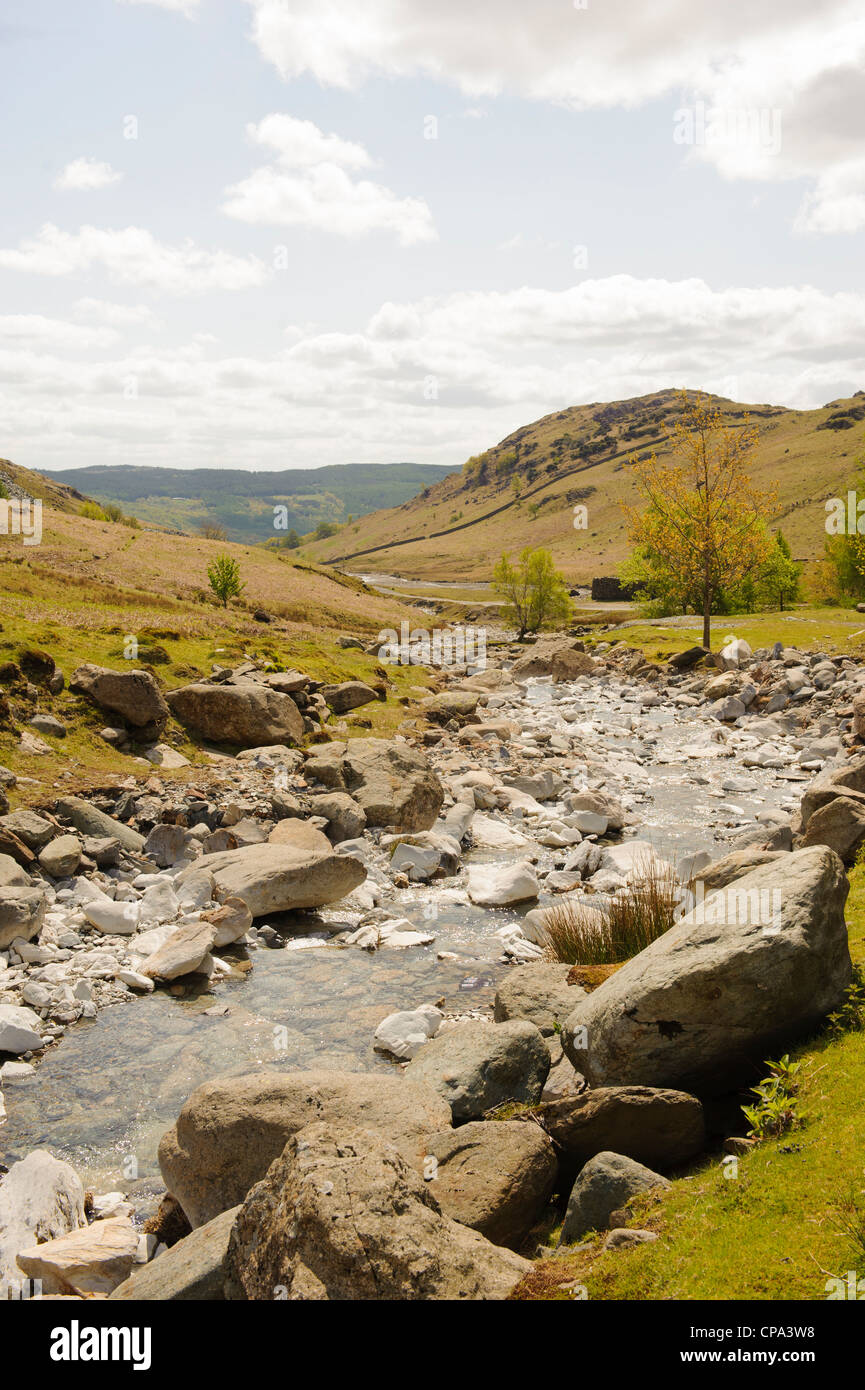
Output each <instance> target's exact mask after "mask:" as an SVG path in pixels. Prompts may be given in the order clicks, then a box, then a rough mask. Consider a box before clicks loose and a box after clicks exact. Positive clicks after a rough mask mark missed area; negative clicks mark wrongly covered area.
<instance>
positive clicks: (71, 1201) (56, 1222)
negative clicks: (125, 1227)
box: [0, 1005, 87, 1289]
mask: <svg viewBox="0 0 865 1390" xmlns="http://www.w3.org/2000/svg"><path fill="white" fill-rule="evenodd" d="M0 1008H2V1005H0ZM0 1050H2V1045H0ZM86 1220H87V1218H86V1217H85V1215H84V1188H83V1186H82V1184H81V1180H80V1178H79V1177H78V1174H77V1173H76V1172H75V1169H74V1168H73V1167H72V1166H71V1165H70V1164H68V1163H64V1162H63V1161H62V1160H61V1159H59V1158H54V1156H53V1155H52V1154H50V1153H48V1152H47V1151H46V1150H45V1149H33V1150H32V1151H31V1152H30V1153H29V1154H28V1155H27V1157H26V1158H22V1159H20V1160H19V1162H18V1163H13V1164H12V1166H11V1168H10V1169H9V1172H8V1173H7V1174H6V1176H5V1178H3V1179H2V1180H0V1289H2V1287H3V1285H4V1284H6V1283H7V1282H9V1281H12V1280H21V1279H23V1278H24V1274H23V1271H22V1269H21V1267H20V1265H19V1264H18V1261H17V1255H18V1252H19V1250H26V1249H27V1248H28V1246H31V1245H35V1244H37V1243H38V1242H40V1241H46V1240H54V1239H56V1237H57V1236H64V1235H67V1234H68V1233H69V1232H70V1231H77V1230H78V1228H79V1226H83V1225H85V1223H86Z"/></svg>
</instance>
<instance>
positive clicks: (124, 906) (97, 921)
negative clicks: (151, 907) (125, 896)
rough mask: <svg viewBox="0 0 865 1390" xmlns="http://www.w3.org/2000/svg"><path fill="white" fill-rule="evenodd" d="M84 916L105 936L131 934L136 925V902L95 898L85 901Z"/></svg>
mask: <svg viewBox="0 0 865 1390" xmlns="http://www.w3.org/2000/svg"><path fill="white" fill-rule="evenodd" d="M84 916H85V917H86V918H87V921H88V922H89V923H90V925H91V927H96V929H97V931H101V932H104V933H105V935H106V936H131V935H132V933H133V932H134V931H135V930H136V928H137V926H138V903H116V902H113V901H112V900H111V899H110V898H101V899H99V898H97V899H95V900H94V901H92V902H88V903H85V905H84Z"/></svg>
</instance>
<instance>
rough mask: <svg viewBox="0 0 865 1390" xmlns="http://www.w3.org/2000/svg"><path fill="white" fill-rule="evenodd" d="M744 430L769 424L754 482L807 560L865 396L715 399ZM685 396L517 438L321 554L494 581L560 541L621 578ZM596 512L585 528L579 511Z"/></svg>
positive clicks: (525, 431) (553, 421) (589, 567)
mask: <svg viewBox="0 0 865 1390" xmlns="http://www.w3.org/2000/svg"><path fill="white" fill-rule="evenodd" d="M715 403H716V404H717V405H718V407H719V409H720V410H721V411H722V412H723V413H724V415H725V416H726V417H727V419H728V420H729V421H730V423H731V425H732V426H733V427H734V428H736V427H740V426H741V425H742V424H743V423H744V420H745V417H746V414H747V415H748V416H749V417H750V419H751V421H752V422H754V423H756V424H757V425H758V426H759V428H760V441H759V445H758V449H757V453H756V459H755V467H754V469H753V476H754V478H755V480H756V482H757V483H758V484H760V485H762V486H769V485H777V488H778V499H779V500H778V509H777V514H776V516H775V518H774V520H775V521H776V522H777V523H779V524H780V525H781V526H782V527H783V529H784V532H785V534H786V535H787V537H788V539H789V540H790V543H791V545H792V547H793V552H794V555H795V556H796V558H797V559H803V560H806V559H810V558H813V557H814V556H816V555H817V554H818V553H819V552H820V551H821V550H822V546H823V542H824V540H825V535H826V533H825V529H824V523H825V520H826V513H825V510H824V503H825V501H826V499H827V498H829V497H834V496H842V495H844V494H845V492H846V488H847V485H848V481H849V479H850V478H851V475H852V473H853V472H854V468H855V459H856V457H857V455H858V454H859V453H860V452H861V445H862V437H863V432H865V395H863V393H862V392H858V393H857V394H856V395H855V396H854V397H852V398H851V399H849V400H838V401H833V402H831V403H830V404H828V405H826V406H823V407H821V408H820V409H818V410H788V409H784V408H782V407H780V406H772V405H750V406H745V405H741V404H738V403H736V402H733V401H729V400H724V399H721V398H715ZM678 410H679V396H678V393H677V392H675V391H672V390H671V391H660V392H657V393H655V394H654V395H650V396H640V397H636V398H635V399H633V400H627V401H615V402H611V403H609V404H605V405H586V406H575V407H573V408H571V409H569V410H560V411H557V412H556V413H555V414H553V415H547V416H545V417H544V418H543V419H541V420H537V421H535V422H534V423H533V424H531V425H526V426H524V427H523V428H521V429H519V430H516V431H515V432H514V433H513V434H511V435H509V436H508V437H507V438H506V439H503V440H501V442H500V443H498V444H496V445H494V446H493V447H492V448H490V449H488V450H487V451H486V452H485V453H483V454H480V455H478V456H477V457H475V458H472V459H469V460H468V461H467V463H466V464H465V466H464V467H463V469H462V470H461V471H460V472H455V473H452V474H450V475H449V476H448V477H447V478H445V479H444V481H443V482H440V483H438V484H436V485H435V486H434V487H431V488H429V489H428V490H427V491H426V492H425V493H424V494H423V495H422V496H420V497H416V498H414V499H412V500H411V501H407V502H403V503H402V504H401V505H400V506H398V507H391V508H389V509H388V510H387V511H382V512H376V513H373V514H372V515H371V516H367V517H364V518H363V520H362V521H361V522H360V523H359V525H358V526H357V527H353V528H350V529H346V530H342V531H340V532H339V534H338V535H336V536H334V537H332V538H331V539H329V540H326V541H321V542H317V543H316V544H315V545H313V546H312V547H310V548H309V551H308V553H309V554H310V555H312V556H314V557H315V558H316V559H317V560H320V561H323V562H326V563H339V564H340V565H344V566H346V567H348V568H350V569H355V570H358V571H361V572H366V571H370V572H376V573H383V574H403V575H407V576H412V577H414V576H419V577H422V578H425V579H453V578H455V577H456V578H466V577H467V576H476V577H478V578H486V577H488V575H489V572H490V570H491V568H492V566H493V564H494V563H495V561H496V560H497V559H498V557H499V555H500V554H501V552H502V551H503V550H508V551H516V550H520V549H521V548H522V547H523V546H526V545H531V546H541V545H542V546H547V547H549V549H550V550H552V552H553V554H554V556H555V558H556V560H557V562H558V563H559V565H560V566H561V568H562V570H563V571H564V573H565V574H566V576H567V577H568V579H569V580H571V581H572V582H574V583H588V582H590V581H591V579H592V578H594V577H595V576H598V575H607V574H615V572H616V569H617V567H618V565H619V564H620V563H621V561H622V560H623V559H624V558H625V557H626V555H627V553H628V543H627V536H626V533H625V528H624V523H623V517H622V512H621V509H620V505H619V504H620V502H622V501H623V500H624V501H633V500H635V497H636V494H635V489H634V487H633V484H632V482H631V479H630V465H631V459H632V458H633V457H634V456H635V455H636V456H638V457H639V456H640V455H642V454H644V453H646V452H647V451H649V450H655V451H656V452H657V453H658V454H659V455H665V454H668V453H669V451H670V441H671V435H672V427H673V424H674V422H675V419H676V416H677V413H678ZM577 506H584V507H585V508H586V510H587V526H586V529H575V526H574V519H575V513H574V508H575V507H577Z"/></svg>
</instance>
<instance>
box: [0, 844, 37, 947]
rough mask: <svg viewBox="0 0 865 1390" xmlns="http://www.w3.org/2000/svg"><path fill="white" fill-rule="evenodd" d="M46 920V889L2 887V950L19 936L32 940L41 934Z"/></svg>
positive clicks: (0, 935) (0, 892)
mask: <svg viewBox="0 0 865 1390" xmlns="http://www.w3.org/2000/svg"><path fill="white" fill-rule="evenodd" d="M4 857H5V856H4ZM44 920H45V891H44V889H42V888H19V887H17V886H16V887H10V888H0V951H4V950H5V949H6V948H7V946H11V945H12V942H13V941H14V940H15V939H16V937H19V936H20V937H23V938H24V940H25V941H32V940H33V938H34V937H35V936H38V935H39V932H40V931H41V929H42V923H43V921H44Z"/></svg>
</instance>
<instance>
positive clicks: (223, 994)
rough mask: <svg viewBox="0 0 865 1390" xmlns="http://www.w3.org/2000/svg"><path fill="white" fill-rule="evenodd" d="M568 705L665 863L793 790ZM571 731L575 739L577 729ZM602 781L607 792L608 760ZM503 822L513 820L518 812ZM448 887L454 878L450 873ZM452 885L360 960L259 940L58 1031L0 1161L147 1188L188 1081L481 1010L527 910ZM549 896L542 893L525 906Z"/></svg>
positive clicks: (675, 734)
mask: <svg viewBox="0 0 865 1390" xmlns="http://www.w3.org/2000/svg"><path fill="white" fill-rule="evenodd" d="M552 698H553V696H552V692H551V690H550V687H549V686H544V685H537V686H532V687H530V688H529V700H530V703H532V704H534V705H536V706H538V707H543V706H545V705H548V704H549V702H550V701H551V699H552ZM572 703H573V705H574V707H575V710H576V713H577V720H578V722H587V723H588V722H591V723H594V724H595V725H596V726H597V727H598V729H599V733H598V743H599V746H604V745H605V744H607V743H611V744H612V749H611V752H612V754H613V755H614V756H615V757H619V758H627V759H633V761H634V762H642V763H643V764H644V769H643V770H644V773H645V782H644V787H645V788H646V790H648V791H649V793H650V795H649V796H648V797H647V799H646V800H645V801H642V802H640V803H638V806H637V808H636V814H637V815H638V817H639V824H637V825H635V826H634V827H632V828H631V829H630V830H629V832H628V833H629V834H636V835H638V836H639V837H640V838H643V839H648V840H651V841H652V842H653V843H654V844H655V845H656V846H657V848H658V850H659V852H661V853H663V854H664V855H665V856H666V857H668V858H670V859H671V860H674V861H676V862H679V863H681V862H682V861H683V860H687V858H688V857H689V856H691V855H692V854H693V853H695V852H696V851H699V850H702V849H709V850H710V851H711V852H712V853H713V854H716V855H717V854H721V853H723V852H724V848H723V840H721V842H720V843H719V841H718V840H717V839H716V837H715V829H716V828H718V827H719V826H725V825H727V826H729V827H730V829H729V831H728V833H734V832H735V830H736V829H741V828H744V827H745V826H747V825H748V824H750V823H753V818H754V816H755V814H756V813H757V812H758V811H759V810H761V809H765V808H766V807H769V806H778V805H780V803H781V802H782V800H784V799H785V798H787V799H790V798H791V797H792V796H794V795H798V794H799V792H800V790H801V789H800V788H799V787H798V786H797V785H796V784H795V783H794V782H790V781H788V780H786V778H785V776H784V775H783V774H780V775H779V774H778V773H776V772H770V771H766V770H764V769H751V770H749V771H748V772H747V773H743V770H742V768H741V764H740V762H739V760H738V759H735V758H717V759H714V758H710V759H706V760H705V761H704V760H702V759H700V760H689V762H688V763H686V764H682V763H675V764H671V765H668V764H664V763H663V762H660V763H659V762H657V761H656V759H657V758H658V757H661V758H663V757H665V756H670V755H677V754H678V752H679V751H680V750H681V749H682V748H684V747H686V746H687V745H688V744H689V742H692V741H694V740H695V739H696V738H697V737H699V736H702V737H703V738H705V731H706V728H707V721H706V720H705V718H700V719H691V718H690V717H689V718H687V719H683V718H682V717H679V718H674V715H673V713H672V711H671V710H670V709H658V710H655V709H651V710H647V711H645V712H641V711H640V709H639V707H638V706H637V705H635V704H633V703H631V702H629V701H627V700H625V699H623V698H620V697H619V696H617V695H616V694H615V693H611V691H610V690H609V688H607V689H605V690H604V689H601V688H600V687H597V688H594V689H592V690H591V691H589V692H584V691H582V690H580V691H577V692H576V694H575V699H574V700H573V702H572ZM632 717H633V718H634V719H635V720H637V721H638V723H639V729H638V730H637V731H632V730H630V729H629V728H628V727H627V724H628V721H629V720H630V719H631V718H632ZM713 727H715V726H713ZM611 736H612V737H611ZM587 741H588V742H589V744H591V736H590V737H589V738H588V740H587ZM653 741H654V742H653ZM731 773H733V774H736V775H745V776H747V777H749V778H751V779H752V780H753V781H754V782H755V783H756V784H757V788H756V790H755V791H752V792H748V793H731V794H727V793H725V794H724V796H723V798H719V797H718V796H717V794H716V795H714V796H713V795H711V793H712V792H716V793H717V785H716V784H717V783H719V782H720V781H722V780H724V778H725V777H727V776H729V775H730V774H731ZM694 774H697V775H703V776H704V777H707V778H708V779H709V781H710V785H708V786H695V785H694V782H693V776H694ZM610 785H611V789H612V790H614V791H615V790H616V786H617V779H616V773H615V769H614V766H613V770H612V771H611V778H610ZM721 801H723V804H727V803H729V802H733V803H735V806H736V808H738V811H739V812H740V813H741V814H740V815H738V814H737V815H735V816H732V817H731V816H730V815H729V814H728V813H725V812H719V804H720V803H721ZM512 823H513V824H514V825H515V826H516V827H518V826H519V821H514V822H512ZM515 857H520V853H519V851H511V852H510V853H508V854H505V853H503V852H501V851H497V852H492V851H476V852H474V853H473V854H470V855H468V856H466V860H467V862H469V863H471V862H479V861H480V860H485V861H490V860H496V861H499V862H503V861H505V860H506V859H509V858H515ZM556 859H559V860H560V859H561V853H560V852H556V851H551V850H543V851H542V853H541V862H542V864H544V865H545V866H547V867H550V866H552V864H553V862H554V861H555V860H556ZM460 882H461V884H462V885H464V879H461V880H460ZM454 884H455V880H444V881H443V882H442V883H441V884H439V885H436V886H434V887H430V888H426V887H421V886H419V887H417V888H415V889H412V890H408V891H406V892H404V893H402V894H400V895H398V901H397V902H396V903H392V904H390V906H391V907H392V908H393V909H394V911H395V914H396V915H404V916H407V917H409V918H410V919H411V920H412V921H414V922H415V923H416V924H417V925H418V926H420V927H424V928H427V929H430V928H432V929H434V930H435V933H436V940H435V943H434V944H433V945H432V946H429V947H419V948H414V949H412V950H408V951H380V952H378V953H376V954H374V955H368V954H367V953H366V952H364V951H360V950H357V949H356V948H350V947H349V948H340V947H337V946H334V945H317V946H309V947H306V948H304V949H290V950H276V951H272V950H267V949H260V950H257V951H255V952H253V953H252V955H251V959H252V961H253V967H254V968H253V970H252V971H251V972H250V973H249V974H248V975H247V976H245V977H244V978H243V979H238V978H230V979H227V980H223V981H220V982H218V983H216V984H214V985H213V987H212V989H211V991H210V992H209V993H207V994H203V995H201V996H200V997H198V998H186V999H178V998H175V997H173V996H171V995H169V994H167V993H164V992H161V991H157V992H156V993H155V994H153V995H150V996H146V997H144V998H136V999H134V1000H132V1001H131V1002H129V1003H127V1004H122V1005H117V1006H115V1007H113V1008H108V1009H105V1010H104V1011H102V1012H101V1013H100V1015H99V1017H98V1018H97V1019H95V1020H93V1021H92V1022H81V1023H78V1024H76V1025H74V1026H72V1027H71V1028H70V1029H69V1030H68V1032H67V1033H66V1035H65V1036H64V1037H63V1038H62V1040H61V1041H60V1042H59V1043H58V1044H56V1046H55V1047H54V1048H52V1049H51V1050H50V1051H49V1052H48V1054H47V1055H46V1057H45V1059H44V1061H43V1062H42V1063H41V1064H40V1065H39V1068H38V1072H37V1077H36V1079H34V1080H32V1081H29V1082H27V1083H24V1084H19V1085H16V1086H9V1087H8V1088H7V1090H6V1104H7V1110H8V1116H9V1118H8V1121H7V1123H6V1125H4V1126H3V1128H2V1129H0V1154H2V1156H3V1159H4V1161H5V1162H6V1163H7V1164H8V1163H10V1162H12V1161H14V1160H15V1159H17V1158H20V1157H23V1155H24V1154H26V1153H28V1152H29V1151H30V1150H31V1149H33V1148H36V1147H40V1146H43V1147H47V1148H50V1149H51V1151H52V1152H54V1153H56V1154H58V1155H60V1156H64V1157H67V1158H69V1160H70V1161H71V1162H72V1163H73V1164H74V1165H75V1166H76V1168H77V1169H78V1170H79V1172H80V1173H81V1175H82V1178H83V1179H84V1181H85V1183H86V1184H87V1185H89V1186H92V1187H94V1188H96V1189H97V1190H108V1189H113V1188H120V1189H122V1190H124V1191H137V1192H139V1193H141V1194H144V1193H147V1192H149V1191H156V1190H158V1189H159V1188H160V1187H161V1181H160V1179H159V1174H158V1165H157V1161H156V1146H157V1143H158V1140H159V1136H160V1135H161V1134H162V1133H163V1131H164V1130H165V1129H166V1128H167V1127H168V1125H169V1124H171V1123H172V1122H173V1120H174V1119H175V1118H176V1116H177V1112H178V1111H179V1109H180V1107H181V1106H182V1104H183V1102H184V1100H185V1099H186V1097H187V1096H188V1095H189V1093H190V1092H191V1091H192V1090H193V1089H194V1088H195V1087H196V1086H198V1085H199V1084H200V1083H201V1082H202V1081H205V1080H207V1079H209V1078H212V1077H214V1076H217V1075H220V1074H226V1075H230V1074H242V1073H244V1072H249V1071H254V1070H258V1069H259V1068H272V1069H275V1070H283V1071H285V1070H295V1069H303V1070H308V1069H311V1068H339V1069H344V1070H351V1071H365V1070H373V1069H381V1068H388V1069H389V1068H392V1066H393V1063H392V1062H390V1061H388V1060H387V1059H386V1058H383V1057H381V1056H379V1055H378V1054H377V1053H375V1052H374V1051H373V1047H372V1037H373V1033H374V1031H375V1028H376V1026H377V1025H378V1024H379V1023H380V1022H381V1020H382V1019H383V1018H384V1017H385V1016H386V1015H387V1014H389V1013H392V1012H394V1011H395V1010H397V1009H406V1008H414V1007H417V1005H419V1004H421V1003H427V1002H435V1001H438V1000H439V999H442V998H443V999H444V1001H445V1008H446V1009H447V1010H449V1011H454V1012H464V1011H468V1010H470V1009H474V1008H481V1007H487V1006H489V1004H490V1003H491V1001H492V998H493V995H494V993H495V986H496V983H497V981H498V980H499V979H501V977H502V975H503V974H504V973H505V972H506V970H507V969H508V968H509V967H508V966H506V965H503V964H502V963H501V943H500V941H498V940H497V939H496V937H495V935H494V933H495V932H496V930H497V929H498V928H500V927H502V926H504V925H505V924H507V923H512V922H514V921H515V920H518V919H519V917H520V916H521V915H522V912H524V911H525V910H527V909H528V907H530V906H533V905H534V904H526V906H525V908H523V909H514V908H511V909H502V910H496V911H490V910H485V909H481V908H475V907H472V906H468V905H455V904H452V903H449V902H448V901H447V893H448V889H450V888H453V886H454ZM549 900H550V898H549V895H545V896H542V897H541V900H540V901H541V903H542V904H543V903H544V902H547V901H549ZM322 915H323V916H324V917H325V918H326V919H330V921H331V923H333V922H338V920H339V917H338V912H337V911H336V910H333V911H331V912H329V913H323V914H322ZM439 950H448V951H456V952H457V953H458V954H459V956H460V959H459V960H458V961H439V960H437V959H436V953H437V951H439ZM215 1004H227V1005H228V1006H229V1010H230V1012H229V1013H228V1015H227V1016H225V1017H208V1016H207V1015H206V1014H205V1010H206V1009H208V1008H211V1007H213V1006H214V1005H215Z"/></svg>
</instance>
